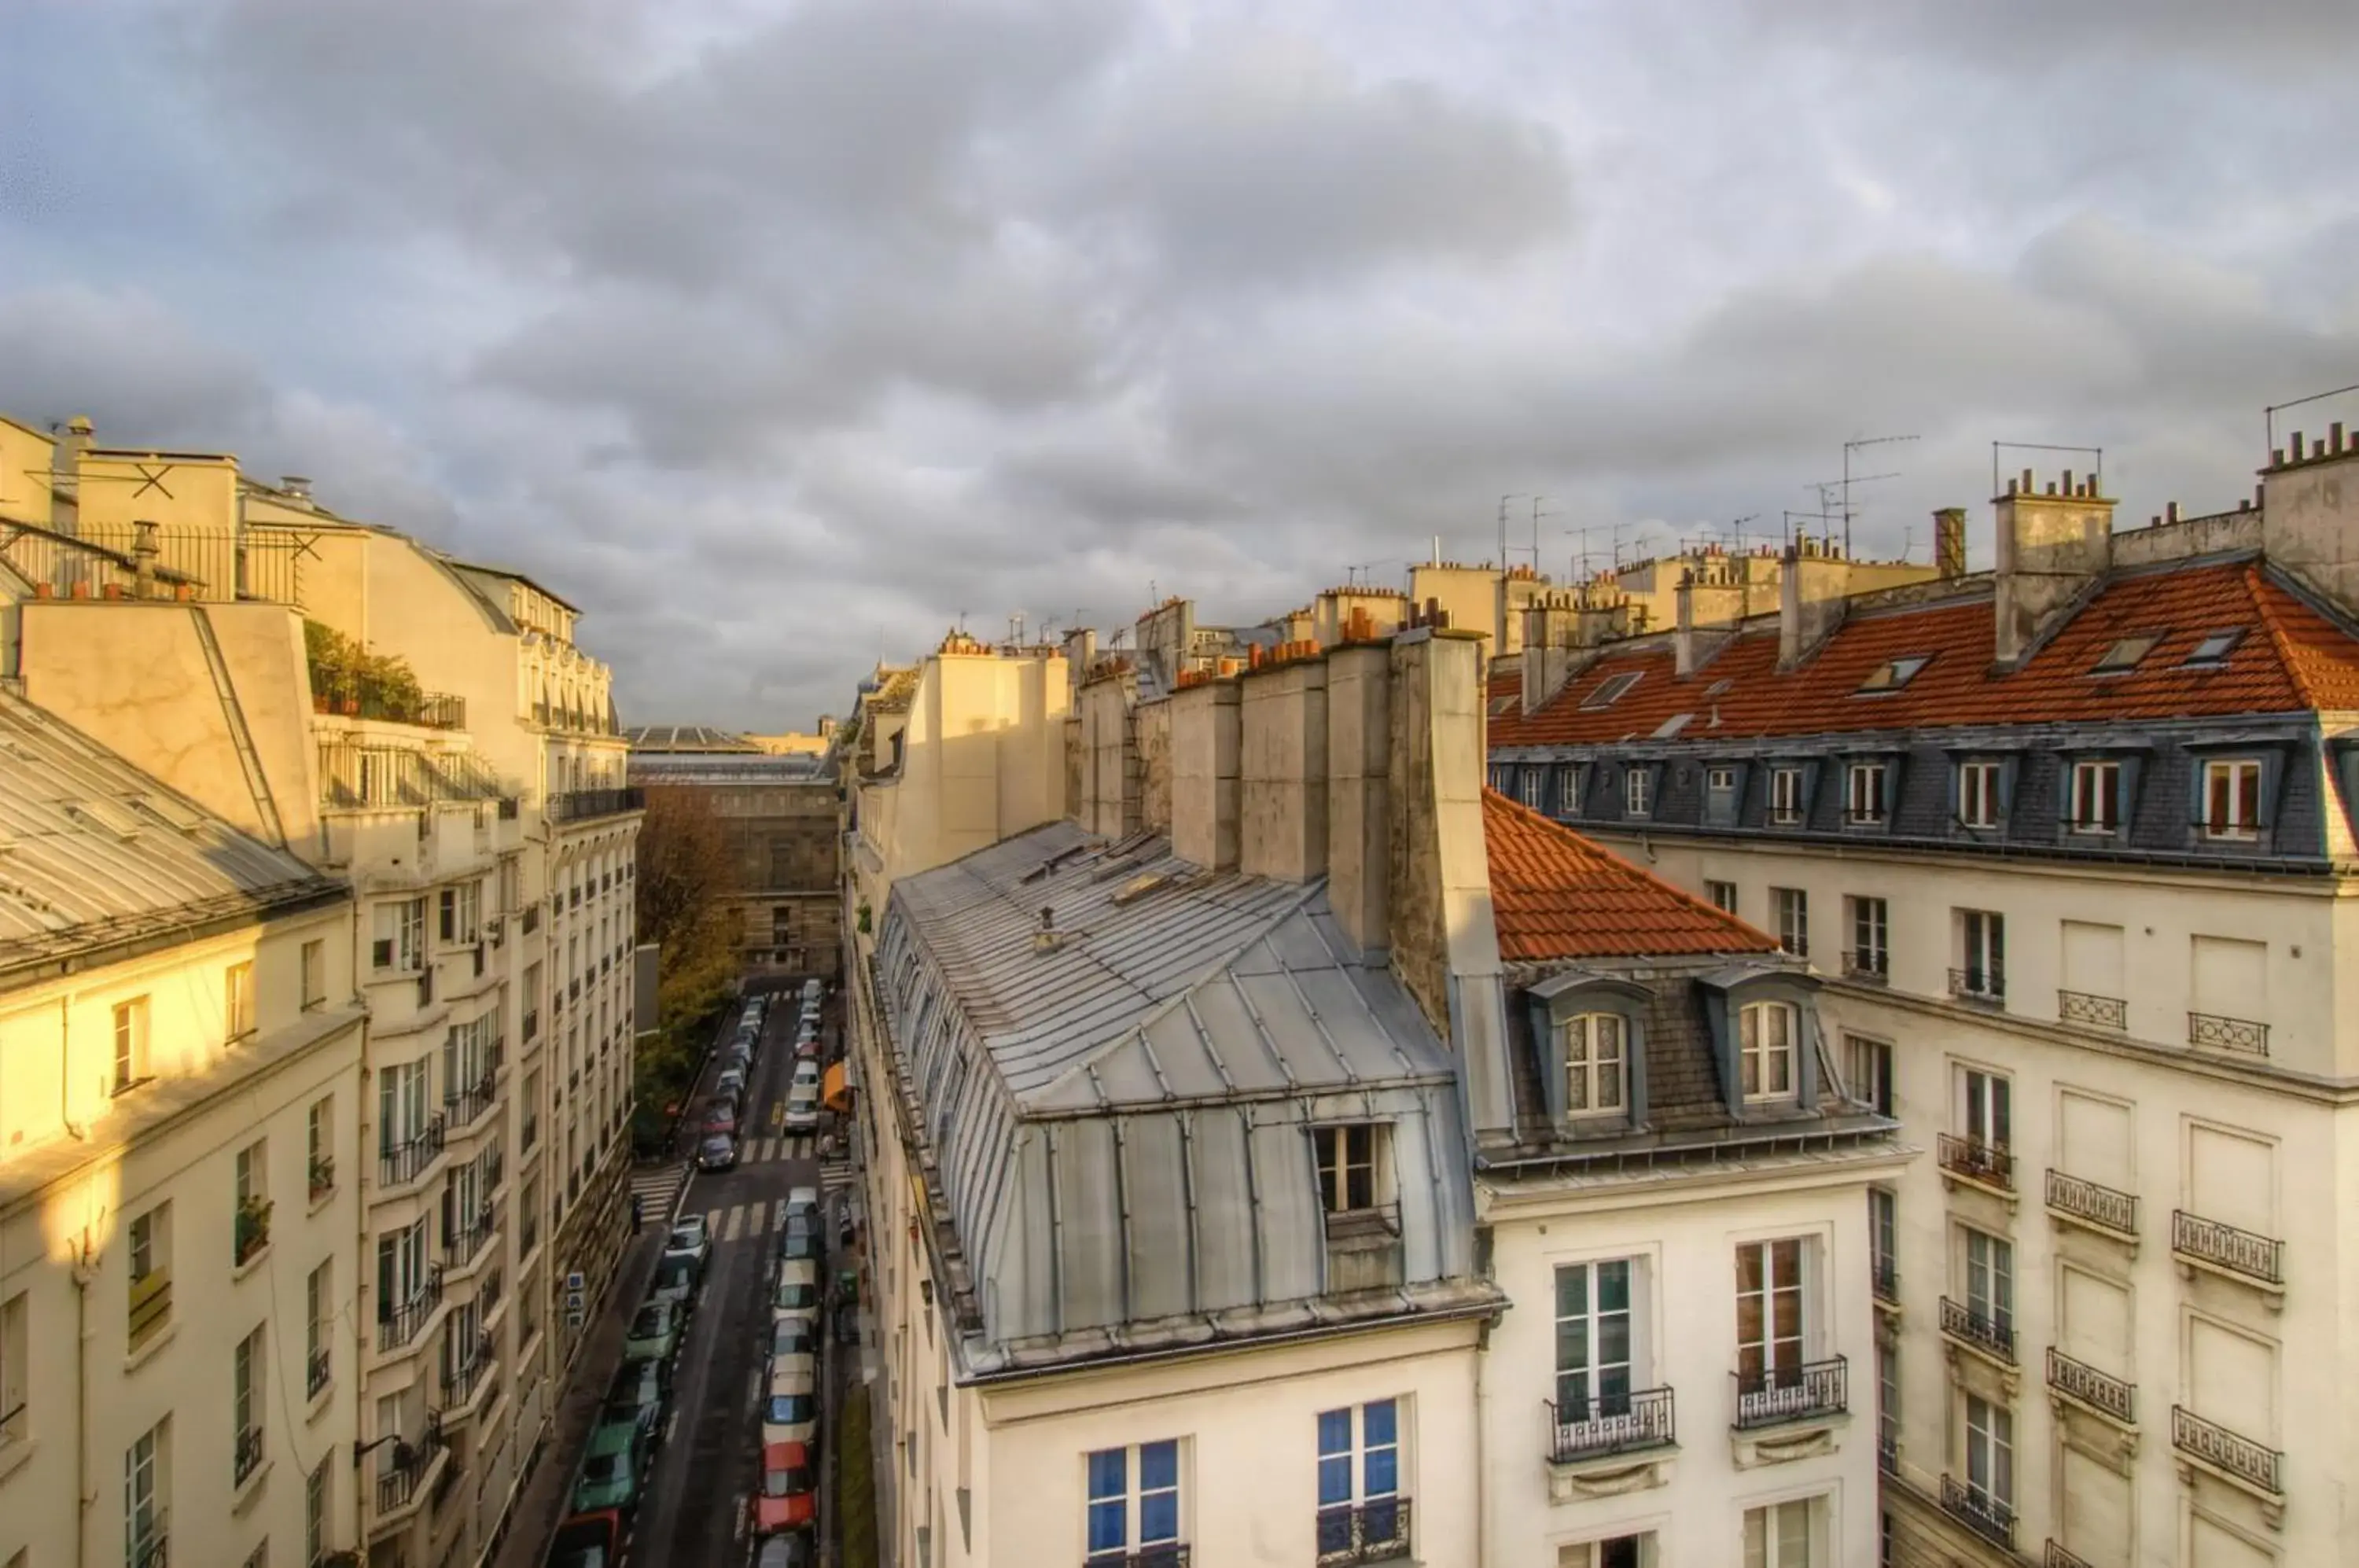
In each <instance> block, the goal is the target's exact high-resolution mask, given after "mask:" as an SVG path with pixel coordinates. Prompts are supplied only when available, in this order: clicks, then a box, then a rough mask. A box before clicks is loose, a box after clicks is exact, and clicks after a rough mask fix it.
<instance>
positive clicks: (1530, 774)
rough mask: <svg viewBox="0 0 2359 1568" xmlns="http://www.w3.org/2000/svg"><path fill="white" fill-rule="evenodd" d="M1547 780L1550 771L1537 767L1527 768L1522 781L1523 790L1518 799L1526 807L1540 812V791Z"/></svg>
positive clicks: (1518, 793) (1519, 792)
mask: <svg viewBox="0 0 2359 1568" xmlns="http://www.w3.org/2000/svg"><path fill="white" fill-rule="evenodd" d="M1547 778H1548V770H1547V769H1546V768H1537V767H1535V768H1525V769H1524V770H1523V778H1522V779H1521V783H1522V789H1520V790H1519V791H1518V792H1517V796H1516V798H1517V800H1521V801H1522V802H1523V803H1524V804H1525V805H1527V806H1529V807H1530V808H1531V809H1532V810H1534V811H1538V810H1539V809H1540V789H1541V787H1542V785H1543V783H1544V781H1545V780H1546V779H1547Z"/></svg>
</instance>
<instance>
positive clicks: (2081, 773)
mask: <svg viewBox="0 0 2359 1568" xmlns="http://www.w3.org/2000/svg"><path fill="white" fill-rule="evenodd" d="M2121 801H2122V765H2121V764H2120V763H2118V762H2076V763H2074V764H2073V765H2072V799H2071V808H2072V817H2071V826H2072V831H2073V832H2074V833H2114V832H2116V831H2117V830H2118V829H2119V828H2120V827H2121V818H2122V811H2121Z"/></svg>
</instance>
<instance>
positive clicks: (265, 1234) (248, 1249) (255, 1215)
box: [230, 1198, 270, 1268]
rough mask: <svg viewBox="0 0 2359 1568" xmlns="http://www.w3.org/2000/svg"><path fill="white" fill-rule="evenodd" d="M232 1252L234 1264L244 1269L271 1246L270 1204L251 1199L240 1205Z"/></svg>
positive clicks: (234, 1225) (234, 1226)
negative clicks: (258, 1253) (259, 1253)
mask: <svg viewBox="0 0 2359 1568" xmlns="http://www.w3.org/2000/svg"><path fill="white" fill-rule="evenodd" d="M230 1228H231V1232H232V1242H231V1250H232V1252H233V1253H234V1259H233V1261H234V1264H235V1265H236V1266H238V1267H241V1268H242V1267H244V1266H245V1264H246V1263H248V1262H250V1261H251V1260H252V1259H253V1258H254V1255H255V1253H257V1252H260V1251H261V1250H262V1249H263V1248H264V1247H267V1246H269V1245H270V1204H269V1203H267V1202H266V1201H260V1200H256V1199H252V1198H249V1199H247V1200H246V1201H245V1203H240V1204H239V1205H238V1208H237V1217H236V1220H235V1222H234V1224H233V1225H231V1227H230Z"/></svg>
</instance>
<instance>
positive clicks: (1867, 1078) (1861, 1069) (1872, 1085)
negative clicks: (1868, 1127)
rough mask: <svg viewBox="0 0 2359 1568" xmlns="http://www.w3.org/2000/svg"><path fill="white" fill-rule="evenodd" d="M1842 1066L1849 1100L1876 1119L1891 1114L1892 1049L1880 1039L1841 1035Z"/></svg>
mask: <svg viewBox="0 0 2359 1568" xmlns="http://www.w3.org/2000/svg"><path fill="white" fill-rule="evenodd" d="M1843 1057H1844V1062H1843V1065H1844V1067H1845V1068H1846V1070H1848V1072H1849V1073H1850V1074H1851V1097H1852V1098H1853V1099H1854V1100H1859V1101H1862V1102H1864V1103H1865V1104H1866V1105H1869V1106H1870V1107H1872V1108H1873V1109H1874V1110H1875V1113H1876V1114H1877V1115H1878V1116H1890V1115H1891V1114H1892V1048H1891V1047H1890V1046H1888V1045H1886V1044H1885V1043H1884V1041H1882V1040H1863V1039H1861V1038H1860V1037H1859V1036H1858V1035H1855V1034H1847V1035H1845V1036H1843Z"/></svg>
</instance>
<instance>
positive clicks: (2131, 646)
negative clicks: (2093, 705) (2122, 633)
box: [2089, 632, 2162, 675]
mask: <svg viewBox="0 0 2359 1568" xmlns="http://www.w3.org/2000/svg"><path fill="white" fill-rule="evenodd" d="M2161 640H2162V634H2161V633H2160V632H2140V633H2138V634H2137V635H2136V637H2123V638H2121V639H2119V640H2118V641H2116V642H2115V643H2114V645H2113V647H2111V648H2107V649H2105V656H2104V658H2103V659H2099V660H2097V662H2096V663H2095V664H2094V665H2093V666H2091V667H2090V670H2089V673H2090V674H2092V675H2126V674H2128V673H2129V672H2130V671H2131V670H2136V668H2137V667H2138V660H2140V659H2144V658H2145V657H2146V656H2147V654H2149V653H2152V652H2153V651H2154V645H2155V644H2157V643H2158V642H2160V641H2161Z"/></svg>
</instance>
